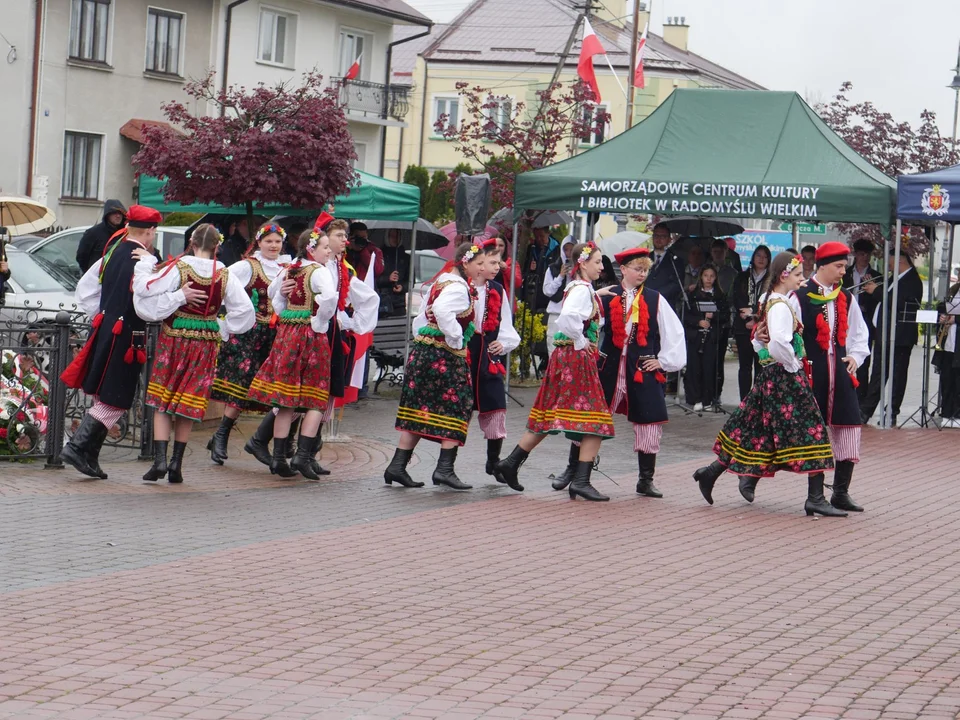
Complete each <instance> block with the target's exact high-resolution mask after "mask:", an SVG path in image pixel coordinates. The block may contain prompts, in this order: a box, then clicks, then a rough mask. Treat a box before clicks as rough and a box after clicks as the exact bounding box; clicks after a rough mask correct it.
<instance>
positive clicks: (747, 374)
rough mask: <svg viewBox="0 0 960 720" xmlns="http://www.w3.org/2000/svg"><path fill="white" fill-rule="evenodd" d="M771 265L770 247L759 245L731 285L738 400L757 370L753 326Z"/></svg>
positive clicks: (757, 360)
mask: <svg viewBox="0 0 960 720" xmlns="http://www.w3.org/2000/svg"><path fill="white" fill-rule="evenodd" d="M769 267H770V248H768V247H767V246H766V245H758V246H757V249H756V250H754V251H753V255H752V256H751V257H750V266H749V267H748V268H747V269H746V270H744V271H743V272H742V273H740V275H738V276H737V281H736V282H735V283H734V285H733V313H734V315H733V336H734V338H735V339H736V341H737V359H738V360H739V362H740V374H739V382H740V399H741V400H743V399H744V398H745V397H746V396H747V395H748V394H749V392H750V388H752V387H753V379H754V377H755V376H756V374H757V373H759V372H760V360H759V358H758V357H757V353H756V351H755V350H754V349H753V343H752V342H751V337H750V336H751V334H752V332H753V328H754V326H755V325H756V316H757V313H758V311H759V306H760V298H761V296H762V295H763V286H764V284H765V280H766V277H767V269H768V268H769Z"/></svg>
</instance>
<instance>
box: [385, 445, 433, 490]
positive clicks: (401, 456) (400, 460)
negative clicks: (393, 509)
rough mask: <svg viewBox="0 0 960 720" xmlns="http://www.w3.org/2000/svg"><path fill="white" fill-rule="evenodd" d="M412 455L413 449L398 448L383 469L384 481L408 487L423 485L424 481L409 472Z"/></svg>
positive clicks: (388, 483)
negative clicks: (408, 467) (417, 479)
mask: <svg viewBox="0 0 960 720" xmlns="http://www.w3.org/2000/svg"><path fill="white" fill-rule="evenodd" d="M412 457H413V450H401V449H400V448H397V450H396V452H394V453H393V460H391V461H390V464H389V465H387V469H386V470H384V471H383V481H384V482H385V483H386V484H387V485H392V484H393V483H396V484H397V485H402V486H403V487H408V488H421V487H423V483H422V482H417V481H416V480H414V479H413V478H412V477H410V475H408V474H407V463H409V462H410V458H412Z"/></svg>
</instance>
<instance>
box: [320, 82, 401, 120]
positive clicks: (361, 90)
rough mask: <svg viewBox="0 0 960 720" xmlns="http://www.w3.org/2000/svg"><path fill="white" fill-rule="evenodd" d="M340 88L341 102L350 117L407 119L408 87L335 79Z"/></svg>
mask: <svg viewBox="0 0 960 720" xmlns="http://www.w3.org/2000/svg"><path fill="white" fill-rule="evenodd" d="M333 80H334V82H336V83H337V84H339V86H340V102H341V103H342V104H343V107H344V110H346V111H347V113H349V114H350V115H354V116H356V115H360V116H363V117H367V118H370V119H371V120H373V119H378V120H381V121H382V120H387V119H388V118H393V119H394V120H396V121H402V120H403V119H404V117H406V114H407V109H408V107H409V105H408V102H407V100H408V96H409V92H410V88H409V87H408V86H406V85H384V84H383V83H374V82H367V81H366V80H346V81H344V80H343V78H334V79H333Z"/></svg>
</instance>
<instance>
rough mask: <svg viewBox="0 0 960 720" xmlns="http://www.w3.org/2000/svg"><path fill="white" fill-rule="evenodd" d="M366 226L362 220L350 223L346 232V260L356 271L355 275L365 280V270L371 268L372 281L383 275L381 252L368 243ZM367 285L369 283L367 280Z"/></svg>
mask: <svg viewBox="0 0 960 720" xmlns="http://www.w3.org/2000/svg"><path fill="white" fill-rule="evenodd" d="M367 232H368V231H367V226H366V225H365V224H364V223H362V222H354V223H350V229H349V230H348V232H347V241H348V242H347V262H348V263H350V264H351V265H353V269H354V270H356V271H357V277H359V278H360V279H361V280H363V281H366V280H367V272H368V271H369V270H370V268H371V264H372V268H373V278H372V279H373V281H374V282H376V281H377V279H378V278H379V277H380V276H381V275H383V253H382V252H381V250H380V248H378V247H377V246H376V245H373V244H371V243H370V240H369V238H368V235H367ZM367 284H368V285H370V284H371V283H369V282H367Z"/></svg>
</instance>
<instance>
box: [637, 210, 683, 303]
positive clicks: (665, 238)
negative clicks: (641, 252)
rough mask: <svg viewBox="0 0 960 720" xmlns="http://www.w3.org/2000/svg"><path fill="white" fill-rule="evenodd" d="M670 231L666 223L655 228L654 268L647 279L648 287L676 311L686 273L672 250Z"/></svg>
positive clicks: (681, 262) (652, 258) (652, 257)
mask: <svg viewBox="0 0 960 720" xmlns="http://www.w3.org/2000/svg"><path fill="white" fill-rule="evenodd" d="M672 240H673V238H672V237H671V236H670V230H668V229H667V226H666V225H665V224H664V223H660V224H658V225H657V226H656V227H654V228H653V254H652V255H651V260H652V261H653V267H652V268H650V275H649V276H648V277H647V282H646V287H648V288H649V289H651V290H656V291H657V292H658V293H660V294H661V295H663V297H665V298H666V299H667V302H668V303H670V307H672V308H674V309H676V308H677V307H678V306H679V304H680V298H681V297H682V295H683V287H682V285H681V283H682V279H683V272H684V262H683V260H681V259H680V256H679V255H677V253H676V252H674V251H673V249H672Z"/></svg>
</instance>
